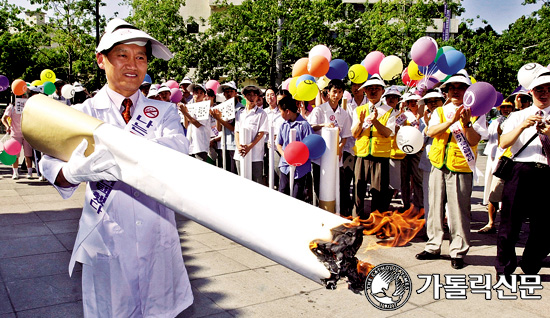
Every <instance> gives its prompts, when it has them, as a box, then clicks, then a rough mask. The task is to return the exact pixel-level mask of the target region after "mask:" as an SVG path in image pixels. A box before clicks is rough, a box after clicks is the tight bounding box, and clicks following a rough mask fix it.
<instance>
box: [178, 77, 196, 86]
mask: <svg viewBox="0 0 550 318" xmlns="http://www.w3.org/2000/svg"><path fill="white" fill-rule="evenodd" d="M192 83H193V82H191V79H190V78H189V77H184V78H183V80H182V81H181V82H180V85H183V84H192Z"/></svg>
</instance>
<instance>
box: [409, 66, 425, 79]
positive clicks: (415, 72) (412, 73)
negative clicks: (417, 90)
mask: <svg viewBox="0 0 550 318" xmlns="http://www.w3.org/2000/svg"><path fill="white" fill-rule="evenodd" d="M407 68H408V69H409V77H410V78H411V79H412V80H414V81H416V80H419V79H422V78H423V77H424V74H422V73H420V70H419V69H418V65H417V64H416V63H415V62H414V61H411V62H410V63H409V67H407Z"/></svg>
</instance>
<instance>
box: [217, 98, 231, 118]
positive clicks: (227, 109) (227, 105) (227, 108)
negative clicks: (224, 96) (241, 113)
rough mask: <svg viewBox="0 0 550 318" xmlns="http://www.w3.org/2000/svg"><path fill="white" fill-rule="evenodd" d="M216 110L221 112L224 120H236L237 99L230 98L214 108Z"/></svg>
mask: <svg viewBox="0 0 550 318" xmlns="http://www.w3.org/2000/svg"><path fill="white" fill-rule="evenodd" d="M214 109H217V110H219V111H220V112H221V114H222V119H223V120H231V119H233V118H235V99H234V98H230V99H229V100H227V101H225V102H223V103H221V104H219V105H217V106H216V107H214Z"/></svg>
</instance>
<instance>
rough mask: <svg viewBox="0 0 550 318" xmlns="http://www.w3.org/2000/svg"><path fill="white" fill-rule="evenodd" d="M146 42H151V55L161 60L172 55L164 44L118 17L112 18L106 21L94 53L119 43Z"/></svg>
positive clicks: (143, 43) (141, 44)
mask: <svg viewBox="0 0 550 318" xmlns="http://www.w3.org/2000/svg"><path fill="white" fill-rule="evenodd" d="M147 42H151V48H152V53H153V56H155V57H157V58H160V59H163V60H169V59H171V58H172V57H173V55H172V53H171V52H170V50H169V49H168V48H167V47H166V46H164V44H162V43H160V42H159V41H157V40H156V39H155V38H153V37H152V36H150V35H149V34H147V33H145V32H143V31H141V30H139V29H138V28H136V27H135V26H133V25H131V24H130V23H128V22H126V21H124V20H122V19H119V18H114V19H112V20H111V21H109V23H107V27H106V28H105V33H104V34H103V36H102V37H101V40H100V41H99V45H98V46H97V48H96V49H95V51H96V53H100V52H103V51H106V50H109V49H111V48H112V47H113V46H115V45H116V44H119V43H133V44H137V45H140V46H144V45H145V44H146V43H147Z"/></svg>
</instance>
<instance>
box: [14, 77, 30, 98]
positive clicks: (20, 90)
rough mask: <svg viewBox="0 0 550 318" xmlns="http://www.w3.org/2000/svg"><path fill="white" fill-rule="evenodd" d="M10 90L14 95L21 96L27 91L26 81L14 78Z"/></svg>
mask: <svg viewBox="0 0 550 318" xmlns="http://www.w3.org/2000/svg"><path fill="white" fill-rule="evenodd" d="M11 90H12V92H13V94H15V95H16V96H21V95H23V94H25V92H26V91H27V83H25V81H24V80H22V79H16V80H15V81H13V82H12V83H11Z"/></svg>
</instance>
